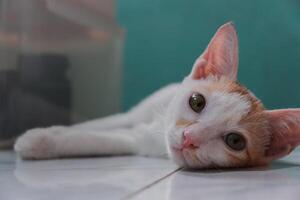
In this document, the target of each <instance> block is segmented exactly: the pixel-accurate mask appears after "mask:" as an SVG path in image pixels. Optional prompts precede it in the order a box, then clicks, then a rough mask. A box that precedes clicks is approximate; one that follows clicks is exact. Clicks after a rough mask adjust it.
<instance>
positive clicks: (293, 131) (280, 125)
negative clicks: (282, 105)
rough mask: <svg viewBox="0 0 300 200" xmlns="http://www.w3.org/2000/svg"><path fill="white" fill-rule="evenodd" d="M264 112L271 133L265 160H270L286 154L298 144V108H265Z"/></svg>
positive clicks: (299, 122) (299, 113)
mask: <svg viewBox="0 0 300 200" xmlns="http://www.w3.org/2000/svg"><path fill="white" fill-rule="evenodd" d="M265 114H266V117H267V119H268V121H269V124H270V127H269V128H270V133H271V141H270V144H269V146H268V148H267V149H266V153H265V160H266V161H272V160H275V159H278V158H281V157H283V156H286V155H288V154H289V153H290V152H291V151H292V150H293V149H295V148H296V147H297V146H298V145H300V109H280V110H267V111H265Z"/></svg>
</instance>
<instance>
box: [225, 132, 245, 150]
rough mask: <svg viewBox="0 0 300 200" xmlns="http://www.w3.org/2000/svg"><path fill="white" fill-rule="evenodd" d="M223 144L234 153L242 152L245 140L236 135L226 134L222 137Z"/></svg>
mask: <svg viewBox="0 0 300 200" xmlns="http://www.w3.org/2000/svg"><path fill="white" fill-rule="evenodd" d="M224 141H225V143H226V144H227V145H228V146H229V147H230V148H231V149H233V150H235V151H241V150H244V149H245V147H246V139H245V138H244V136H242V135H241V134H238V133H228V134H227V135H225V137H224Z"/></svg>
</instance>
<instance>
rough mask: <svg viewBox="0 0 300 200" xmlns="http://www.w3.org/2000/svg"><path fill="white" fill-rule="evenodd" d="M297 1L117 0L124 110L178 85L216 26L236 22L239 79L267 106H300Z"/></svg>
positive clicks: (299, 47) (299, 40) (298, 8)
mask: <svg viewBox="0 0 300 200" xmlns="http://www.w3.org/2000/svg"><path fill="white" fill-rule="evenodd" d="M299 10H300V1H298V0H287V1H282V0H269V1H267V0H264V1H262V0H251V1H241V0H226V1H220V0H119V1H118V20H119V23H120V24H121V26H123V27H124V28H125V30H126V32H127V33H126V41H125V49H124V80H123V82H124V85H123V91H124V92H123V108H124V109H125V110H126V109H128V108H129V107H131V106H132V105H134V104H135V103H137V102H138V101H139V100H141V99H142V98H143V97H145V96H146V95H148V94H150V93H151V92H153V91H155V90H156V89H158V88H159V87H161V86H163V85H165V84H167V83H170V82H174V81H180V80H181V79H182V78H183V77H184V76H185V75H186V74H187V73H188V72H189V71H190V69H191V66H192V64H193V62H194V59H195V58H196V57H197V56H198V55H199V54H200V53H201V52H202V51H203V50H204V48H205V47H206V45H207V43H208V42H209V40H210V38H211V37H212V35H213V34H214V32H215V31H216V29H217V28H218V27H219V26H220V25H222V24H223V23H225V22H227V21H231V20H232V21H234V22H235V24H236V27H237V30H238V35H239V41H240V65H239V66H240V68H239V79H240V81H241V82H242V83H243V84H244V85H246V86H247V87H248V88H250V89H251V90H252V91H253V92H254V93H255V94H256V95H257V96H258V97H259V98H261V99H262V100H263V101H264V103H265V105H266V106H267V107H268V108H280V107H297V106H298V107H300V12H299Z"/></svg>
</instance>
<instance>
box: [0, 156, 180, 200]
mask: <svg viewBox="0 0 300 200" xmlns="http://www.w3.org/2000/svg"><path fill="white" fill-rule="evenodd" d="M10 156H11V157H12V156H13V155H12V154H11V155H10ZM0 165H1V163H0ZM176 168H177V167H176V166H175V165H174V164H172V163H171V162H170V161H168V160H163V159H147V158H140V157H111V158H89V159H66V160H52V161H51V160H49V161H32V162H30V161H26V162H23V161H21V160H19V161H18V163H17V165H16V167H15V169H11V170H0V199H5V200H10V199H11V200H17V199H30V200H35V199H38V200H40V199H45V200H47V199H65V200H68V199H97V200H99V199H121V198H124V197H126V196H127V195H130V194H131V193H134V192H136V191H137V190H139V189H141V188H143V187H145V186H147V185H148V184H151V183H153V182H154V181H156V180H157V179H160V178H161V177H163V176H165V175H166V174H168V173H170V172H172V171H173V170H175V169H176Z"/></svg>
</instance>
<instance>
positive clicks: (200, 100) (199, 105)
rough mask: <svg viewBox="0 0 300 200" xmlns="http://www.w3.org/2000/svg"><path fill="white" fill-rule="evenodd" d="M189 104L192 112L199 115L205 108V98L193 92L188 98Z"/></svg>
mask: <svg viewBox="0 0 300 200" xmlns="http://www.w3.org/2000/svg"><path fill="white" fill-rule="evenodd" d="M189 104H190V107H191V108H192V110H193V111H195V112H196V113H200V112H201V111H202V110H203V108H204V107H205V98H204V96H203V95H202V94H199V93H197V92H195V93H193V94H192V96H191V97H190V99H189Z"/></svg>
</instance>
